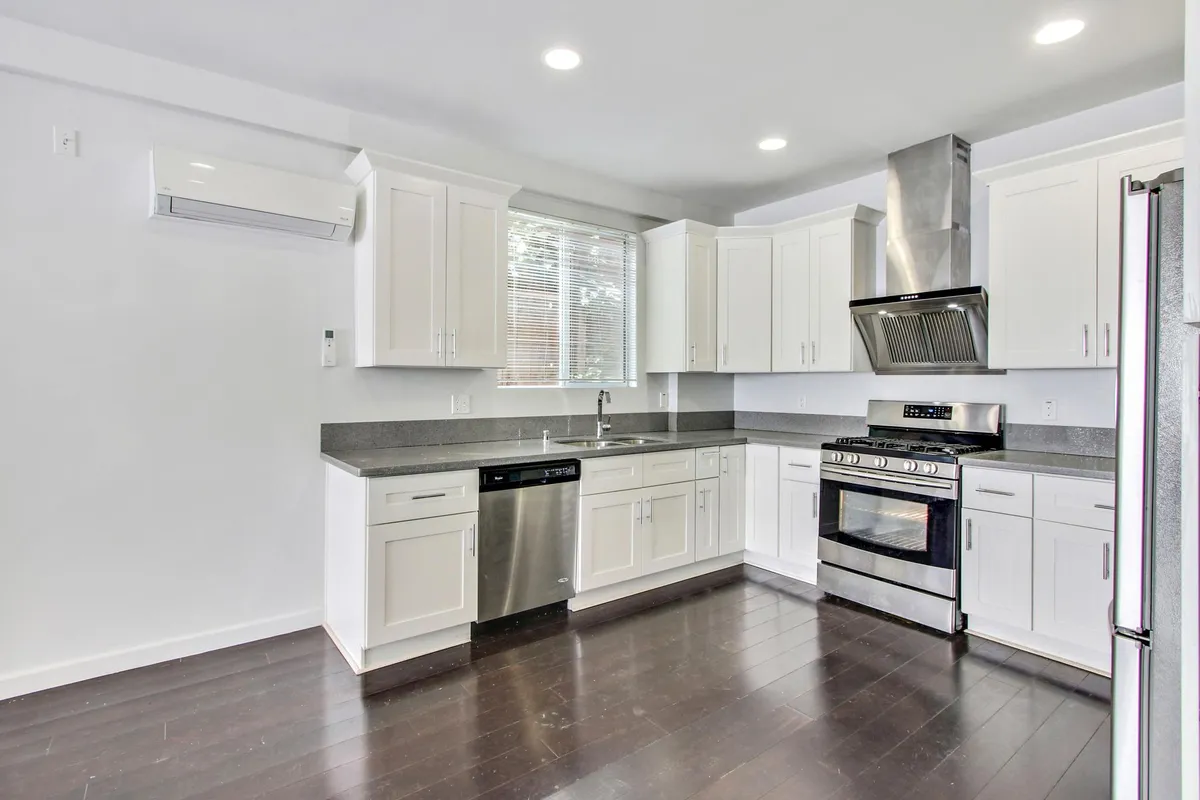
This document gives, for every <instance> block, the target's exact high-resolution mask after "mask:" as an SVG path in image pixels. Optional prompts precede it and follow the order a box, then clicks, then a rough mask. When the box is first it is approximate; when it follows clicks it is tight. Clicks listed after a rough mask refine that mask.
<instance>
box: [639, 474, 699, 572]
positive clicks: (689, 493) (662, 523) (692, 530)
mask: <svg viewBox="0 0 1200 800" xmlns="http://www.w3.org/2000/svg"><path fill="white" fill-rule="evenodd" d="M695 560H696V484H695V482H694V481H687V482H686V483H672V484H668V485H666V486H656V487H654V488H653V489H650V490H649V491H647V492H646V499H645V500H643V501H642V574H643V575H649V574H650V573H651V572H662V571H663V570H665V569H672V568H674V567H682V566H683V565H684V564H691V563H692V562H693V561H695Z"/></svg>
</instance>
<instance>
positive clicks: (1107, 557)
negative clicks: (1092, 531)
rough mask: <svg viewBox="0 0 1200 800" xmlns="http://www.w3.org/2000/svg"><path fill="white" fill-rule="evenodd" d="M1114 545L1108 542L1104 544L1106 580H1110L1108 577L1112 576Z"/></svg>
mask: <svg viewBox="0 0 1200 800" xmlns="http://www.w3.org/2000/svg"><path fill="white" fill-rule="evenodd" d="M1111 562H1112V545H1110V544H1109V543H1108V542H1105V543H1104V580H1108V576H1109V575H1112V568H1111V566H1110V564H1111Z"/></svg>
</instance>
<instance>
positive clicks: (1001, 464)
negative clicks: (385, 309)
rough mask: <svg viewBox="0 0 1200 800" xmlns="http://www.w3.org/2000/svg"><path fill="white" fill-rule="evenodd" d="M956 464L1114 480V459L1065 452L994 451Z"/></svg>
mask: <svg viewBox="0 0 1200 800" xmlns="http://www.w3.org/2000/svg"><path fill="white" fill-rule="evenodd" d="M958 463H959V464H962V465H964V466H968V467H971V466H974V467H987V468H989V469H1013V470H1021V471H1024V472H1041V473H1043V474H1046V475H1068V476H1071V477H1074V478H1096V479H1099V480H1110V481H1111V480H1113V479H1114V478H1115V477H1116V474H1117V460H1116V459H1115V458H1102V457H1100V456H1071V455H1066V454H1064V453H1038V452H1034V451H1033V450H996V451H994V452H991V453H977V454H976V455H972V456H963V457H962V458H960V459H958Z"/></svg>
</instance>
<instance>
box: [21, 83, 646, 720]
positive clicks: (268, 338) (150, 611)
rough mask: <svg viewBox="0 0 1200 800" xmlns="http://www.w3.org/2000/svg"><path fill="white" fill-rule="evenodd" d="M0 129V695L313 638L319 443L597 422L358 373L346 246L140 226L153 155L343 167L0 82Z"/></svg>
mask: <svg viewBox="0 0 1200 800" xmlns="http://www.w3.org/2000/svg"><path fill="white" fill-rule="evenodd" d="M0 108H3V109H4V112H3V115H4V124H3V125H0V152H3V153H4V169H3V179H2V180H0V319H3V320H4V321H5V324H6V325H7V327H8V330H9V332H10V345H9V347H8V348H7V349H6V359H5V370H4V382H3V387H4V388H3V391H2V392H0V419H3V421H4V435H3V442H4V446H3V448H0V554H2V555H0V642H3V645H0V697H4V696H7V695H13V694H20V693H23V692H26V691H32V690H35V689H38V688H42V687H45V686H49V685H54V684H59V683H66V682H69V681H71V680H77V679H80V678H84V677H90V676H92V675H95V674H103V673H105V672H110V671H114V670H117V669H123V668H128V667H133V666H139V665H142V664H146V663H152V662H154V661H158V660H162V659H164V658H170V657H178V656H180V655H185V654H188V653H192V652H198V651H201V650H205V649H211V648H213V647H218V646H223V645H226V644H232V643H236V642H241V641H247V640H251V639H255V638H260V637H262V636H266V635H271V634H275V633H281V632H285V631H288V630H293V629H297V628H301V627H307V626H310V625H314V624H317V623H319V621H320V618H321V613H320V605H321V584H322V561H321V559H322V552H321V551H322V547H321V541H322V492H323V488H322V462H321V461H320V460H319V458H318V430H319V425H320V423H321V422H325V421H333V420H356V419H363V420H365V419H404V418H410V419H420V418H430V417H444V416H447V412H448V409H449V396H450V394H451V393H457V392H464V391H465V392H470V393H471V394H472V396H473V411H474V416H485V415H517V414H556V413H568V412H570V413H584V414H586V413H590V412H591V411H593V410H594V409H595V393H594V392H590V391H586V390H572V391H557V390H500V389H497V388H496V386H495V376H494V373H493V372H484V371H478V370H473V371H435V370H387V369H378V370H372V369H355V368H354V367H353V366H351V357H350V354H351V353H352V341H351V326H352V322H353V303H352V299H351V298H352V292H353V274H352V248H351V246H350V245H349V244H340V245H339V244H335V243H329V242H318V241H311V240H307V239H301V238H296V237H286V236H279V235H274V234H270V233H264V232H256V231H242V230H238V229H236V228H227V227H220V226H206V225H203V224H198V223H189V222H186V221H177V220H161V219H156V220H149V219H147V212H148V209H149V196H148V185H149V176H148V163H149V159H148V155H149V151H150V148H151V146H152V145H153V144H155V143H159V144H171V145H176V146H181V147H184V148H187V149H192V150H195V151H199V152H211V153H214V154H216V155H223V156H226V157H229V158H234V159H240V160H245V161H250V162H257V163H262V164H266V165H269V166H275V167H279V168H283V169H292V170H295V171H299V172H304V173H308V174H312V175H316V176H320V177H327V178H333V179H337V178H340V177H341V173H342V170H343V169H344V167H345V166H346V164H348V163H349V161H350V159H351V157H352V153H351V152H350V151H349V150H348V149H346V148H341V147H333V146H328V145H323V144H319V143H315V142H313V141H311V140H304V139H300V138H296V137H288V136H283V135H279V134H276V133H271V132H267V131H264V130H262V129H258V128H254V127H250V126H247V125H242V124H235V123H232V122H229V121H222V120H218V119H215V118H212V117H209V116H203V115H198V114H194V113H189V112H185V111H181V110H175V109H167V108H163V107H161V106H156V105H151V104H148V103H143V102H137V101H134V100H129V99H122V98H118V97H114V96H111V95H106V94H100V93H96V92H93V91H90V90H86V89H82V88H76V87H69V86H66V85H63V84H59V83H52V82H48V81H44V80H40V79H36V78H31V77H23V76H17V75H12V74H7V73H3V72H0ZM54 125H68V126H71V127H74V128H77V129H78V130H79V131H80V133H79V157H78V158H66V157H59V156H53V155H51V128H52V126H54ZM630 191H631V192H635V191H639V190H634V189H630ZM323 327H334V328H336V329H337V330H338V331H339V334H340V342H339V344H340V348H339V349H340V357H341V361H340V365H339V366H338V367H336V368H332V369H322V368H321V367H320V366H319V359H318V350H319V339H320V331H321V329H322V328H323ZM665 386H666V378H665V376H653V377H652V378H650V379H648V380H644V381H642V382H641V386H639V388H637V389H625V390H620V391H615V390H614V392H613V405H612V411H613V412H616V413H619V412H625V411H646V410H651V409H652V408H656V407H657V389H658V388H659V387H665Z"/></svg>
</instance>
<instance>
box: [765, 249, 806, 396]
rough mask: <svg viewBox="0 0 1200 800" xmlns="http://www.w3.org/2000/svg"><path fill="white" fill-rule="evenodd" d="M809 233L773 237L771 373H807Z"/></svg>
mask: <svg viewBox="0 0 1200 800" xmlns="http://www.w3.org/2000/svg"><path fill="white" fill-rule="evenodd" d="M810 239H811V237H810V234H809V231H793V232H791V233H785V234H781V235H779V236H776V237H775V238H774V252H773V254H772V256H771V275H772V293H771V299H772V303H773V306H772V309H771V371H772V372H808V368H809V365H808V348H809V344H810V342H811V341H812V337H811V336H810V335H809V310H810V308H811V307H812V301H811V298H810V297H809V291H810V283H811V281H810V278H809V258H810V254H811V248H810Z"/></svg>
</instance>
